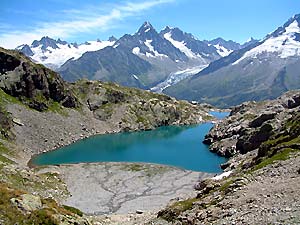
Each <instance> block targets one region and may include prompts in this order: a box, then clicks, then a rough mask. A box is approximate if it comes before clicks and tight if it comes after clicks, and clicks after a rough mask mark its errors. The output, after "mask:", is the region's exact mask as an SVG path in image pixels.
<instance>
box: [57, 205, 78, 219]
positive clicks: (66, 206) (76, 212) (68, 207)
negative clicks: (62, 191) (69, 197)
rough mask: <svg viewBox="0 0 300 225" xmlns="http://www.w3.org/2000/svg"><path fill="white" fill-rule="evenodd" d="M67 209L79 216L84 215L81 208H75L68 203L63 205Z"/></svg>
mask: <svg viewBox="0 0 300 225" xmlns="http://www.w3.org/2000/svg"><path fill="white" fill-rule="evenodd" d="M62 207H63V208H64V209H65V210H67V211H69V212H71V213H73V214H77V215H78V216H83V212H81V211H80V210H79V209H77V208H74V207H72V206H68V205H63V206H62Z"/></svg>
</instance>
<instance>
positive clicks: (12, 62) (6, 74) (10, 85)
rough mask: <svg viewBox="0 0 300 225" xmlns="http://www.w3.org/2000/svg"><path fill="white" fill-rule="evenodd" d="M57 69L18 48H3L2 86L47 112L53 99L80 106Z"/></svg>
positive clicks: (0, 74)
mask: <svg viewBox="0 0 300 225" xmlns="http://www.w3.org/2000/svg"><path fill="white" fill-rule="evenodd" d="M67 86H68V85H67V84H66V83H65V82H64V81H63V80H62V78H61V77H60V76H59V75H58V74H57V73H55V72H53V71H51V70H49V69H47V68H46V67H44V66H42V65H38V64H34V63H32V62H31V61H30V60H29V59H28V58H27V57H25V56H24V55H22V53H18V52H16V51H9V50H5V49H2V48H1V49H0V88H1V89H2V90H3V91H4V92H6V93H7V94H9V95H11V96H14V97H17V98H18V99H19V100H21V101H22V102H23V103H24V104H26V105H28V106H29V107H30V108H33V109H36V110H39V111H44V110H46V109H48V108H49V107H50V105H51V104H53V102H59V103H60V104H62V105H63V106H65V107H68V108H76V107H77V106H78V102H77V99H76V97H75V96H74V95H73V93H72V92H71V91H70V90H69V89H68V87H67Z"/></svg>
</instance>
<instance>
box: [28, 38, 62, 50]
mask: <svg viewBox="0 0 300 225" xmlns="http://www.w3.org/2000/svg"><path fill="white" fill-rule="evenodd" d="M39 45H42V49H46V48H47V47H51V48H53V49H56V48H58V46H57V42H56V40H54V39H52V38H50V37H48V36H45V37H42V38H41V40H39V41H37V40H34V41H33V42H32V44H31V47H33V48H36V47H38V46H39Z"/></svg>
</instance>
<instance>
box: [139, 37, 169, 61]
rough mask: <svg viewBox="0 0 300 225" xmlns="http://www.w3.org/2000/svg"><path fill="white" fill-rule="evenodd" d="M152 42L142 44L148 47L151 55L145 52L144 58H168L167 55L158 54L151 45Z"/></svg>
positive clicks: (147, 41)
mask: <svg viewBox="0 0 300 225" xmlns="http://www.w3.org/2000/svg"><path fill="white" fill-rule="evenodd" d="M152 41H153V40H146V41H145V42H144V44H145V45H146V46H147V47H148V49H149V50H150V52H152V53H149V52H146V56H147V57H161V58H162V57H168V56H167V55H164V54H160V53H159V52H158V51H156V50H155V49H154V47H153V46H152V45H151V43H152Z"/></svg>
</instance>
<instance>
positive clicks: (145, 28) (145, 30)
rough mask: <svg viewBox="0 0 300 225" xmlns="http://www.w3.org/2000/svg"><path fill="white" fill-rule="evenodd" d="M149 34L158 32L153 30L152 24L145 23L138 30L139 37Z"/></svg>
mask: <svg viewBox="0 0 300 225" xmlns="http://www.w3.org/2000/svg"><path fill="white" fill-rule="evenodd" d="M148 32H156V30H155V29H154V28H153V26H152V25H151V23H150V22H148V21H146V22H144V23H143V25H142V26H141V27H140V29H139V30H138V32H137V34H138V35H143V34H145V33H148Z"/></svg>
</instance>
